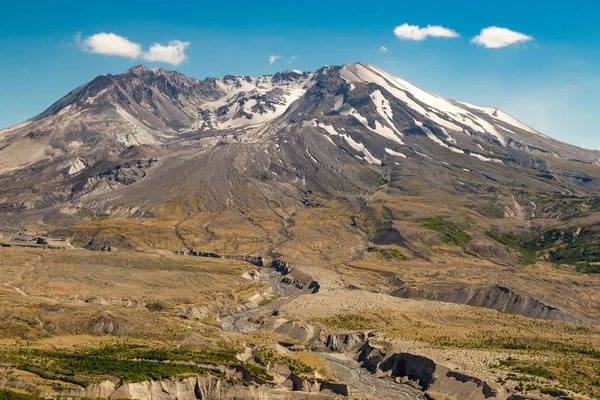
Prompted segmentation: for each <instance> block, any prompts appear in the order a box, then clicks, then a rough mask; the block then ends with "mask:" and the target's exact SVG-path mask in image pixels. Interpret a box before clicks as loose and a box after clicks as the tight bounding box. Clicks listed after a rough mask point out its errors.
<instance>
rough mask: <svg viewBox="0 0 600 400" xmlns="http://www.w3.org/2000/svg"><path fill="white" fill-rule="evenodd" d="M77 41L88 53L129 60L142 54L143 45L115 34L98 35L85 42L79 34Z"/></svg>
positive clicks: (104, 33)
mask: <svg viewBox="0 0 600 400" xmlns="http://www.w3.org/2000/svg"><path fill="white" fill-rule="evenodd" d="M75 40H76V41H77V44H79V46H80V47H81V48H82V49H83V50H84V51H87V52H88V53H94V54H104V55H107V56H120V57H129V58H138V57H139V56H140V55H141V54H142V45H141V44H138V43H134V42H131V41H129V39H127V38H126V37H123V36H119V35H115V34H114V33H106V32H102V33H96V34H95V35H92V36H90V37H88V38H86V39H84V40H81V34H78V35H77V36H76V37H75Z"/></svg>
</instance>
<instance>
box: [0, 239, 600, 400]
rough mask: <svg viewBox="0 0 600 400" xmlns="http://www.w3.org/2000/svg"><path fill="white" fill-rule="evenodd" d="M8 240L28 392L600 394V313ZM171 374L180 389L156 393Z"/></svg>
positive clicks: (5, 308)
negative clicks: (578, 315) (501, 304)
mask: <svg viewBox="0 0 600 400" xmlns="http://www.w3.org/2000/svg"><path fill="white" fill-rule="evenodd" d="M0 252H1V254H2V257H0V277H1V278H0V279H1V282H0V321H1V323H0V334H1V335H2V339H1V341H0V365H1V367H0V383H1V384H2V386H4V387H7V388H9V389H10V390H12V391H13V392H14V393H30V394H32V395H38V396H46V397H48V396H50V397H58V396H75V397H78V396H85V397H113V398H115V397H129V398H144V399H145V398H148V399H149V398H159V397H160V398H194V397H198V394H197V393H200V392H202V393H204V394H205V396H209V397H208V398H217V397H224V398H228V397H236V396H242V397H244V396H245V397H248V396H250V397H261V396H262V398H307V399H308V398H333V397H340V396H341V397H345V396H349V397H351V398H407V399H408V398H414V399H420V398H425V397H424V396H425V393H427V394H428V395H429V396H431V398H436V399H443V398H448V399H450V398H460V399H487V398H496V399H507V398H512V399H518V398H544V397H551V396H558V395H562V396H570V397H572V398H599V397H600V386H599V385H600V382H599V381H598V371H599V368H600V328H599V327H598V326H597V325H594V324H585V325H583V324H576V323H571V322H562V321H547V320H537V319H531V318H526V317H523V316H518V315H509V314H504V313H500V312H497V311H495V310H490V309H484V308H477V307H470V306H467V305H461V304H452V303H446V302H440V301H432V300H425V299H404V298H399V297H394V296H391V295H389V294H386V293H383V292H381V293H377V292H373V291H370V290H363V289H360V288H353V287H352V286H349V285H348V284H347V283H348V282H346V283H344V282H342V281H340V279H339V277H340V276H339V275H338V274H337V273H336V272H335V270H332V269H323V271H321V272H320V273H319V274H315V275H314V276H317V275H318V277H319V279H321V281H318V283H316V284H315V283H312V285H311V286H312V288H310V286H309V285H305V284H304V283H302V282H301V281H300V280H299V279H297V278H306V276H308V273H312V272H315V271H314V270H313V269H311V268H307V269H306V270H304V272H301V271H300V270H296V271H295V275H294V271H292V272H291V273H290V272H289V271H283V273H282V272H281V271H277V270H276V268H270V267H269V266H268V265H267V266H264V267H259V266H256V265H253V264H251V263H247V262H243V261H236V260H229V259H219V258H214V259H213V258H204V257H190V256H175V255H171V254H168V253H167V252H163V253H161V252H154V253H151V254H150V253H143V252H130V251H118V252H96V251H89V250H82V249H72V250H48V249H42V248H14V247H13V248H2V249H0ZM345 268H351V267H345ZM280 269H281V268H280ZM355 270H356V268H355ZM359 271H360V270H359ZM346 279H352V275H351V274H349V275H348V276H347V277H346ZM315 288H316V289H315ZM158 381H162V383H160V384H159V385H158V386H157V387H156V388H159V387H162V388H163V389H164V390H163V389H161V391H162V392H164V391H166V392H165V393H167V394H165V393H163V394H162V395H160V396H159V397H156V396H157V394H156V393H157V392H155V390H158V389H156V388H154V386H153V385H154V384H153V383H152V382H158ZM143 382H145V383H143ZM241 383H243V384H241ZM13 392H11V393H13ZM162 392H161V393H162ZM194 393H196V394H194ZM517 395H519V396H523V397H515V396H517ZM10 396H16V395H13V394H10ZM210 396H212V397H210ZM510 396H513V397H510Z"/></svg>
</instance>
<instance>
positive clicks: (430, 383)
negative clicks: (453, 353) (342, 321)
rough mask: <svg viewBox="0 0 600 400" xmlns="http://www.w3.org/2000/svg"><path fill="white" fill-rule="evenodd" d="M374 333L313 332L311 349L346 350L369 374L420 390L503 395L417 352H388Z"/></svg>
mask: <svg viewBox="0 0 600 400" xmlns="http://www.w3.org/2000/svg"><path fill="white" fill-rule="evenodd" d="M373 338H374V335H373V334H372V333H365V332H352V333H327V332H324V331H321V332H319V333H318V334H315V335H313V340H312V341H311V342H310V344H309V346H310V349H311V350H312V351H316V352H332V353H346V354H347V355H349V356H351V357H352V358H354V359H355V360H356V361H358V362H359V363H360V364H361V367H362V368H365V369H367V370H368V371H369V372H371V373H372V374H375V375H377V376H380V377H383V376H387V377H389V378H393V379H394V380H395V381H396V382H399V383H403V384H409V385H411V386H413V387H415V388H416V389H419V390H422V391H430V392H436V393H442V394H445V395H447V396H450V397H451V398H458V399H461V400H487V399H498V400H500V399H504V398H505V396H504V395H503V394H498V392H496V390H494V389H493V388H492V387H490V386H489V385H488V384H487V383H486V382H484V381H482V380H481V379H479V378H476V377H472V376H469V375H466V374H463V373H460V372H456V371H451V370H450V369H448V368H447V367H445V366H443V365H439V364H437V363H436V362H434V361H433V360H431V359H429V358H427V357H423V356H420V355H416V354H410V353H404V352H399V353H395V352H391V350H390V349H391V348H392V346H391V345H390V344H389V343H386V342H377V341H375V342H373V340H372V339H373Z"/></svg>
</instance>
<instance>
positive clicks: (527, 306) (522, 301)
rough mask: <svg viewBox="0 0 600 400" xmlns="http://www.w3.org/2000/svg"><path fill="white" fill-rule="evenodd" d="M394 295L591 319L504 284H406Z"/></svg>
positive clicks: (555, 317) (527, 314)
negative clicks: (419, 286)
mask: <svg viewBox="0 0 600 400" xmlns="http://www.w3.org/2000/svg"><path fill="white" fill-rule="evenodd" d="M390 294H391V295H392V296H397V297H402V298H412V299H428V300H437V301H444V302H448V303H457V304H465V305H468V306H472V307H484V308H491V309H492V310H496V311H499V312H502V313H506V314H516V315H523V316H525V317H528V318H536V319H548V320H553V321H566V322H576V323H590V322H591V321H590V320H589V319H588V318H586V317H583V316H580V315H575V314H572V313H570V312H568V311H563V310H560V309H558V308H556V307H552V306H549V305H547V304H544V303H542V302H541V301H539V300H536V299H534V298H532V297H530V296H527V295H520V294H517V293H515V292H513V291H512V290H510V289H508V288H506V287H503V286H498V285H496V286H487V287H483V288H457V289H451V290H448V291H436V290H427V289H415V288H410V287H406V286H403V287H401V288H398V289H396V290H394V291H392V292H391V293H390Z"/></svg>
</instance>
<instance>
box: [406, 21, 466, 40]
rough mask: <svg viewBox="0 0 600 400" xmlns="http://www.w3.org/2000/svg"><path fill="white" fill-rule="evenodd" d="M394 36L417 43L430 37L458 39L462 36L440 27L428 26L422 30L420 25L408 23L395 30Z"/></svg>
mask: <svg viewBox="0 0 600 400" xmlns="http://www.w3.org/2000/svg"><path fill="white" fill-rule="evenodd" d="M394 35H396V37H398V39H400V40H416V41H421V40H425V39H427V38H428V37H444V38H457V37H459V36H460V35H459V34H458V32H456V31H455V30H453V29H450V28H444V27H443V26H439V25H427V26H426V27H425V28H421V27H420V26H418V25H409V24H407V23H404V24H402V25H399V26H397V27H396V28H395V29H394Z"/></svg>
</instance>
